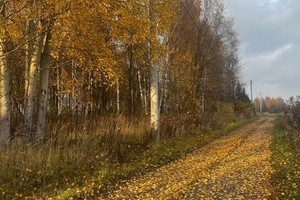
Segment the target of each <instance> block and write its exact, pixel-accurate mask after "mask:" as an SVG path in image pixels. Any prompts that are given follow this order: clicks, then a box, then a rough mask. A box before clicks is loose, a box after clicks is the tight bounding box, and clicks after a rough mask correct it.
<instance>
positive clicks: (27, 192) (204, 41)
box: [0, 0, 283, 199]
mask: <svg viewBox="0 0 300 200" xmlns="http://www.w3.org/2000/svg"><path fill="white" fill-rule="evenodd" d="M225 7H226V6H225V3H224V2H223V1H220V0H76V1H75V0H63V1H62V0H40V1H38V0H0V149H1V152H0V169H1V172H0V198H1V199H71V198H72V199H84V198H85V199H96V197H99V196H100V195H99V194H101V193H103V192H107V187H108V186H110V185H112V184H113V183H115V182H117V181H118V180H122V179H126V178H130V177H132V176H135V175H136V172H137V171H138V172H141V173H142V171H143V173H144V172H145V173H146V172H147V170H149V169H150V168H157V167H160V166H162V165H163V164H164V163H169V162H171V161H174V160H176V159H177V158H179V157H180V156H179V155H181V154H182V153H183V152H186V153H188V152H191V151H192V150H193V149H194V148H195V147H196V146H199V147H201V146H204V145H205V144H207V143H209V142H210V141H212V140H214V139H217V138H219V137H221V136H222V135H224V134H225V133H227V132H229V131H232V130H234V129H236V128H238V127H241V126H243V125H244V124H246V123H248V122H249V121H253V120H255V119H256V118H253V112H252V111H253V108H254V107H257V105H258V104H259V99H257V100H255V101H253V103H252V101H251V99H250V98H249V96H248V95H247V92H246V89H245V84H244V82H243V79H242V73H241V62H240V42H239V34H238V31H237V29H236V27H235V23H234V19H233V17H231V16H230V15H229V14H228V13H227V12H226V8H225ZM267 102H271V103H267ZM272 102H275V103H273V104H276V102H277V104H276V105H277V106H278V105H279V104H280V105H282V104H283V100H282V99H277V100H276V99H275V100H267V99H266V100H265V101H264V108H266V109H267V108H268V109H270V107H268V106H269V105H271V106H272V105H273V104H272ZM278 102H279V104H278ZM256 109H258V107H257V108H256ZM274 109H275V110H274ZM274 109H273V110H274V111H273V110H272V111H270V112H277V110H278V109H277V108H274ZM279 110H280V109H279ZM178 149H180V151H179V150H178ZM1 195H2V196H1ZM81 197H82V198H81ZM104 199H106V198H104ZM116 199H118V198H116ZM123 199H131V198H123ZM144 199H147V198H146V197H145V198H144ZM149 199H150V198H149ZM154 199H157V198H154Z"/></svg>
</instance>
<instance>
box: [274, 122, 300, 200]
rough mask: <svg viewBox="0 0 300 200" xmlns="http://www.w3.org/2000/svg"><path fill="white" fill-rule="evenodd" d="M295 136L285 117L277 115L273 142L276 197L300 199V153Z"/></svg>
mask: <svg viewBox="0 0 300 200" xmlns="http://www.w3.org/2000/svg"><path fill="white" fill-rule="evenodd" d="M294 136H295V135H294V134H293V132H292V131H291V130H288V129H287V126H286V124H285V122H284V119H283V118H282V117H277V118H276V120H275V128H274V131H273V135H272V144H271V150H272V156H271V160H272V168H273V170H274V171H273V174H272V184H273V186H274V189H275V197H274V199H280V200H281V199H291V200H294V199H295V200H296V199H300V189H299V188H300V153H299V152H298V151H297V150H296V146H295V137H294Z"/></svg>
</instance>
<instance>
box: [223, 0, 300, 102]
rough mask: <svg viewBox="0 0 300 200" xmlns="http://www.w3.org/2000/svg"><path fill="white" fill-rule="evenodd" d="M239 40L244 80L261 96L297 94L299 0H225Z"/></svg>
mask: <svg viewBox="0 0 300 200" xmlns="http://www.w3.org/2000/svg"><path fill="white" fill-rule="evenodd" d="M226 4H227V10H228V12H229V14H230V15H232V16H234V17H235V23H236V27H237V29H238V30H239V34H240V40H241V44H242V47H241V58H242V64H243V74H244V76H243V77H244V81H245V82H248V81H249V80H251V79H252V80H253V81H254V83H255V89H256V91H257V92H258V93H259V92H262V93H263V95H264V96H274V97H276V96H282V97H284V98H288V97H290V96H295V95H300V78H299V76H300V55H299V54H300V25H299V24H300V1H299V0H227V2H226Z"/></svg>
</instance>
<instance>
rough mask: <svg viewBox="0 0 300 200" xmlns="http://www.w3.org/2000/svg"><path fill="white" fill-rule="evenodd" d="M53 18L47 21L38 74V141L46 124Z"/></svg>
mask: <svg viewBox="0 0 300 200" xmlns="http://www.w3.org/2000/svg"><path fill="white" fill-rule="evenodd" d="M53 23H54V20H51V21H50V22H49V25H48V27H47V33H46V39H45V45H44V49H43V53H42V55H41V69H40V76H39V88H38V103H37V106H38V110H37V124H36V134H35V137H36V139H37V140H38V141H41V140H43V138H44V133H45V126H46V114H47V102H48V98H47V97H48V87H49V71H50V67H51V55H50V53H51V44H50V42H51V38H52V27H53Z"/></svg>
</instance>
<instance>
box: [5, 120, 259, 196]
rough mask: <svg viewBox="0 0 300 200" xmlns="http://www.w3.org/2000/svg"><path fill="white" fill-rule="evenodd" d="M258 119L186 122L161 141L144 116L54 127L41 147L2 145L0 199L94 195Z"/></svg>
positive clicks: (16, 144)
mask: <svg viewBox="0 0 300 200" xmlns="http://www.w3.org/2000/svg"><path fill="white" fill-rule="evenodd" d="M254 120H256V118H253V119H244V120H239V121H237V122H235V123H232V124H230V125H227V126H225V127H224V128H221V129H219V130H214V131H206V132H203V131H201V128H199V127H193V126H191V125H189V124H188V123H187V124H184V125H182V126H176V127H180V128H179V129H178V130H176V129H175V128H176V127H174V128H172V129H171V130H172V135H171V136H166V137H163V140H162V141H161V142H153V141H151V139H149V134H148V133H149V132H150V127H148V121H147V120H146V119H145V120H140V119H139V120H137V121H133V122H132V121H131V122H129V121H127V120H126V119H124V118H118V119H97V120H94V121H90V122H89V124H74V123H75V122H70V123H63V124H61V125H57V124H56V125H50V126H49V127H48V128H49V133H51V134H50V138H48V140H47V142H46V143H45V144H44V145H43V146H42V147H40V146H35V145H32V144H24V143H23V142H22V141H20V140H18V139H15V140H14V141H13V142H12V144H11V145H10V146H9V147H7V148H3V149H1V151H0V169H1V171H0V199H1V200H6V199H7V200H11V199H30V200H31V199H70V198H71V197H73V199H84V198H87V199H93V197H96V196H97V195H98V194H99V193H105V191H106V190H107V189H108V188H109V187H112V186H113V185H114V184H116V183H117V182H118V181H121V180H125V179H129V178H130V177H132V176H137V175H139V174H143V173H146V172H147V171H151V170H154V169H155V168H158V167H160V166H162V165H164V164H166V163H169V162H171V161H174V160H176V159H178V158H180V157H182V156H184V155H186V154H187V153H190V152H192V151H194V150H195V149H197V148H199V147H202V146H204V145H206V144H208V143H209V142H211V141H213V140H215V139H217V138H219V137H221V136H224V135H226V134H227V133H229V132H231V131H233V130H236V129H238V128H240V127H242V126H244V125H245V124H247V123H249V122H253V121H254ZM74 127H76V129H75V128H74ZM166 132H169V131H166ZM165 134H166V133H165ZM82 197H83V198H82Z"/></svg>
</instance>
